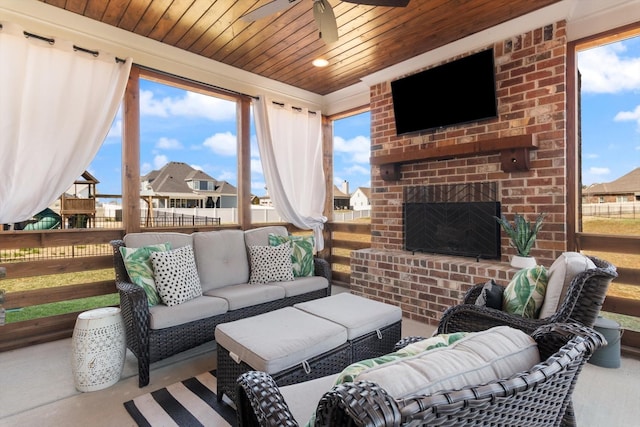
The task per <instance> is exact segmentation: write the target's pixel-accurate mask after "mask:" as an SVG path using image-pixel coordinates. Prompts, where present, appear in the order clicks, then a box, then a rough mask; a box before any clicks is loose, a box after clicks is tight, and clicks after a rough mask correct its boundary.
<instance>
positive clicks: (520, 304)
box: [502, 265, 547, 319]
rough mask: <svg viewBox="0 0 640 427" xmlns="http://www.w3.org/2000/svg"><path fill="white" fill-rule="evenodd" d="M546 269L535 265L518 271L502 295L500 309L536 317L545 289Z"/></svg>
mask: <svg viewBox="0 0 640 427" xmlns="http://www.w3.org/2000/svg"><path fill="white" fill-rule="evenodd" d="M546 288H547V270H546V269H545V268H544V267H543V266H541V265H536V266H535V267H532V268H523V269H522V270H520V271H518V272H517V273H516V274H515V276H514V277H513V279H512V280H511V282H510V283H509V285H508V286H507V287H506V288H505V290H504V293H503V295H502V310H503V311H506V312H507V313H511V314H518V315H520V316H523V317H528V318H531V319H535V318H537V317H538V313H539V312H540V308H541V307H542V302H543V301H544V294H545V289H546Z"/></svg>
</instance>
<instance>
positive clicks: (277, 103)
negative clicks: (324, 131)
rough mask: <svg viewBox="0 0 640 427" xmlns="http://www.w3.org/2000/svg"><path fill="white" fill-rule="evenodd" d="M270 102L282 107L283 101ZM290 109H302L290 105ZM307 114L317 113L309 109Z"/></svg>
mask: <svg viewBox="0 0 640 427" xmlns="http://www.w3.org/2000/svg"><path fill="white" fill-rule="evenodd" d="M271 102H272V103H274V104H275V105H279V106H281V107H284V103H283V102H278V101H271ZM291 108H292V109H294V110H296V111H302V107H294V106H291ZM309 114H314V115H315V114H317V113H316V112H315V111H309Z"/></svg>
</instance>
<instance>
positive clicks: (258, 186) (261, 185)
mask: <svg viewBox="0 0 640 427" xmlns="http://www.w3.org/2000/svg"><path fill="white" fill-rule="evenodd" d="M266 187H267V183H266V182H264V181H253V182H251V190H254V191H255V192H256V193H257V192H262V193H264V191H265V190H264V189H265V188H266Z"/></svg>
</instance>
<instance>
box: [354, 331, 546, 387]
mask: <svg viewBox="0 0 640 427" xmlns="http://www.w3.org/2000/svg"><path fill="white" fill-rule="evenodd" d="M537 363H540V354H539V352H538V346H537V344H536V342H535V340H534V339H533V338H531V337H530V336H529V335H527V334H526V333H524V332H522V331H520V330H518V329H515V328H511V327H508V326H497V327H494V328H491V329H488V330H485V331H482V332H473V333H469V334H468V335H467V336H466V337H464V338H462V339H460V340H458V341H456V342H455V343H453V344H451V345H450V346H448V347H439V348H435V349H433V350H429V351H426V352H423V353H419V354H417V355H415V356H411V357H406V358H402V359H400V360H396V361H394V362H389V363H387V364H384V365H381V366H376V367H373V368H371V369H368V370H366V371H364V372H362V373H360V374H359V375H358V377H357V380H358V381H360V380H366V381H372V382H374V383H376V384H378V385H379V386H381V387H382V388H384V389H385V390H386V391H387V392H388V393H389V394H390V395H391V396H393V397H395V398H402V397H405V396H410V395H415V394H431V393H434V392H437V391H440V390H456V389H460V388H462V387H464V386H467V385H475V384H484V383H487V382H489V381H492V380H495V379H499V378H509V377H511V376H512V375H514V374H516V373H518V372H522V371H527V370H529V369H531V368H532V367H533V366H534V365H536V364H537Z"/></svg>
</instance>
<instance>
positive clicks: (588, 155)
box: [582, 153, 600, 159]
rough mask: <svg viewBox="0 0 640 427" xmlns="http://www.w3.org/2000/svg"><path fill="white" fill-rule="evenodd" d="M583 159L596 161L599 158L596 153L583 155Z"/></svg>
mask: <svg viewBox="0 0 640 427" xmlns="http://www.w3.org/2000/svg"><path fill="white" fill-rule="evenodd" d="M582 157H584V158H585V159H597V158H598V157H600V155H599V154H596V153H589V154H583V156H582Z"/></svg>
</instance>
